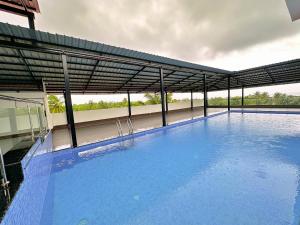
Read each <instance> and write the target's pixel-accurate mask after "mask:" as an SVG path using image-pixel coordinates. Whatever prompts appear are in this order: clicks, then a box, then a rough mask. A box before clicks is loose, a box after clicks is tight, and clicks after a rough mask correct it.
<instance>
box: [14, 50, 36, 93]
mask: <svg viewBox="0 0 300 225" xmlns="http://www.w3.org/2000/svg"><path fill="white" fill-rule="evenodd" d="M17 52H18V55H19V56H20V58H21V60H22V62H23V63H24V66H25V67H26V70H27V72H28V73H29V74H30V76H31V79H32V80H33V81H34V83H36V85H37V87H38V89H39V90H41V85H40V84H39V82H38V81H37V80H36V79H35V77H34V75H33V73H32V71H31V69H30V67H29V65H28V63H27V62H26V60H25V57H24V55H23V53H22V52H21V50H20V49H17Z"/></svg>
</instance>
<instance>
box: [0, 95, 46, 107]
mask: <svg viewBox="0 0 300 225" xmlns="http://www.w3.org/2000/svg"><path fill="white" fill-rule="evenodd" d="M0 99H1V100H6V101H16V102H25V103H33V104H40V105H44V104H43V103H42V102H39V101H35V100H31V99H28V98H18V97H13V96H7V95H0Z"/></svg>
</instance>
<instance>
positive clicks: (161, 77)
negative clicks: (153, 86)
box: [159, 68, 167, 127]
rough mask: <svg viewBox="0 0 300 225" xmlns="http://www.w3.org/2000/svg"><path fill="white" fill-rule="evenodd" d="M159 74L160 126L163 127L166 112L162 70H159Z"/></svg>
mask: <svg viewBox="0 0 300 225" xmlns="http://www.w3.org/2000/svg"><path fill="white" fill-rule="evenodd" d="M159 74H160V98H161V116H162V125H163V126H164V127H165V126H166V125H167V123H166V110H165V104H166V103H165V94H164V89H165V87H164V72H163V69H162V68H160V69H159Z"/></svg>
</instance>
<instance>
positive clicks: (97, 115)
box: [52, 100, 203, 126]
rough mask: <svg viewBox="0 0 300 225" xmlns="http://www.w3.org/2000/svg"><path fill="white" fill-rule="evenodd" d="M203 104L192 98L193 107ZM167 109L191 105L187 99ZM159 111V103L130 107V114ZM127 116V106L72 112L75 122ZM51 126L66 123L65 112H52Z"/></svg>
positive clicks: (170, 104)
mask: <svg viewBox="0 0 300 225" xmlns="http://www.w3.org/2000/svg"><path fill="white" fill-rule="evenodd" d="M201 105H203V102H202V100H194V107H196V106H201ZM168 106H169V111H171V110H178V109H184V108H189V107H191V103H190V102H189V101H185V102H176V103H169V105H168ZM160 111H161V105H160V104H157V105H145V106H135V107H132V108H131V112H132V115H141V114H147V113H156V112H160ZM123 116H128V108H127V107H124V108H111V109H98V110H87V111H77V112H74V120H75V123H82V122H91V121H96V120H103V119H111V118H118V117H123ZM52 124H53V126H59V125H66V124H67V119H66V114H65V113H53V114H52Z"/></svg>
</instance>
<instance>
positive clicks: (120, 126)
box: [116, 119, 123, 137]
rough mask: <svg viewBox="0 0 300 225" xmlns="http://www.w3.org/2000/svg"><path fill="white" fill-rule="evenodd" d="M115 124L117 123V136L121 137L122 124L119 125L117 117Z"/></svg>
mask: <svg viewBox="0 0 300 225" xmlns="http://www.w3.org/2000/svg"><path fill="white" fill-rule="evenodd" d="M116 125H117V129H118V134H119V136H120V137H121V136H122V137H123V130H122V125H121V121H120V120H119V119H117V121H116Z"/></svg>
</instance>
